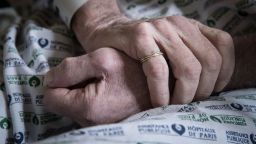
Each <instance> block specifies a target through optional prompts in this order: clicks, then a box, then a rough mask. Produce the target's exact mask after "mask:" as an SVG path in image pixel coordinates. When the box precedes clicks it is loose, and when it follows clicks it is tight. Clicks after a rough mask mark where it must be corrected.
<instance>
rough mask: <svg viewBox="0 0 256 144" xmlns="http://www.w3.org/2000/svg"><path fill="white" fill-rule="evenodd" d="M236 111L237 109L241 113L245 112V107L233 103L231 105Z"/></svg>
mask: <svg viewBox="0 0 256 144" xmlns="http://www.w3.org/2000/svg"><path fill="white" fill-rule="evenodd" d="M230 105H231V106H232V107H233V108H234V109H237V110H239V111H242V110H243V106H242V105H240V104H238V103H232V104H230Z"/></svg>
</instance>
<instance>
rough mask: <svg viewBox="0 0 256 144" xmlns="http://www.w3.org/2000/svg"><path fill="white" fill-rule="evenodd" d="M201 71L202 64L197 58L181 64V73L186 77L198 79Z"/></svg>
mask: <svg viewBox="0 0 256 144" xmlns="http://www.w3.org/2000/svg"><path fill="white" fill-rule="evenodd" d="M201 71H202V66H201V64H200V63H199V62H198V61H197V60H193V61H191V62H190V63H187V64H185V65H183V73H184V76H185V77H186V78H187V79H190V80H198V79H199V78H200V74H201Z"/></svg>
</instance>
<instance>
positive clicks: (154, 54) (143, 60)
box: [140, 51, 163, 63]
mask: <svg viewBox="0 0 256 144" xmlns="http://www.w3.org/2000/svg"><path fill="white" fill-rule="evenodd" d="M160 55H163V53H162V52H161V51H157V52H152V54H150V55H148V56H145V57H143V58H140V62H141V63H144V62H146V61H148V60H149V59H151V58H152V57H156V56H160Z"/></svg>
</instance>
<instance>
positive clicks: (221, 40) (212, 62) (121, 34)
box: [73, 1, 235, 106]
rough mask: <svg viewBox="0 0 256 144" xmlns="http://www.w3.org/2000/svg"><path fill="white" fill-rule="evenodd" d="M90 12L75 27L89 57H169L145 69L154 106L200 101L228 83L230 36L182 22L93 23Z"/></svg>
mask: <svg viewBox="0 0 256 144" xmlns="http://www.w3.org/2000/svg"><path fill="white" fill-rule="evenodd" d="M91 3H93V1H91ZM101 3H104V2H101ZM86 9H87V13H86V12H85V11H84V10H86ZM88 9H90V3H89V4H86V5H85V8H83V7H82V8H81V9H80V10H79V11H78V12H77V14H76V16H75V18H74V21H73V29H74V31H75V33H76V35H77V38H78V39H79V41H80V43H81V44H82V45H83V47H84V48H85V49H86V50H87V51H93V50H96V49H98V48H100V47H104V46H108V47H113V48H116V49H119V50H121V51H123V52H125V53H126V54H127V55H129V56H130V57H132V58H134V59H136V60H139V59H140V58H143V57H145V56H148V55H150V54H151V53H152V52H157V51H159V50H161V51H162V52H163V53H165V57H163V56H157V57H153V58H151V59H149V60H148V61H146V62H144V63H143V64H142V66H143V71H144V73H145V76H146V78H147V83H148V87H149V91H150V97H151V102H152V104H153V106H162V105H168V104H169V103H172V104H183V103H189V102H191V101H192V100H202V99H205V98H207V97H208V96H210V95H211V93H212V92H219V91H221V90H222V89H223V88H224V87H225V86H226V85H227V84H228V82H229V81H230V78H231V76H232V73H233V70H234V66H235V56H234V46H233V41H232V38H231V36H230V35H229V34H227V33H226V32H223V31H221V30H217V29H214V28H210V27H207V26H205V25H203V24H201V23H199V22H197V21H195V20H191V19H188V18H185V17H182V16H170V17H166V18H160V19H153V20H149V21H130V20H128V19H127V18H124V17H122V16H120V17H118V16H116V15H115V16H113V17H112V18H105V19H104V18H103V19H102V21H103V22H100V21H101V20H95V21H97V22H95V23H93V22H91V21H89V20H90V18H88V17H90V16H88V15H90V13H89V12H88ZM102 9H103V8H102ZM102 11H104V10H102ZM91 14H92V13H91ZM102 15H104V14H103V13H102ZM94 16H95V15H94ZM94 18H95V17H94ZM85 19H86V20H85ZM106 19H107V20H106ZM168 63H169V64H170V68H169V67H168ZM171 71H172V73H173V75H174V78H175V79H176V83H175V86H174V90H173V91H172V89H170V85H169V81H168V80H169V76H170V75H169V74H171ZM170 92H173V93H172V95H171V98H170Z"/></svg>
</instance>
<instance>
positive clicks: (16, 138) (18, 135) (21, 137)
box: [14, 132, 24, 144]
mask: <svg viewBox="0 0 256 144" xmlns="http://www.w3.org/2000/svg"><path fill="white" fill-rule="evenodd" d="M23 140H24V134H23V133H22V132H17V133H15V134H14V141H15V143H17V144H21V143H22V141H23Z"/></svg>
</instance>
